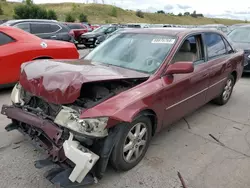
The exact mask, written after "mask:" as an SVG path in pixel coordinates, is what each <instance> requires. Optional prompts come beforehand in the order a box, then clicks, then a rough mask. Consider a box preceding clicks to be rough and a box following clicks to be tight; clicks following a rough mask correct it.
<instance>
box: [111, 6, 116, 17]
mask: <svg viewBox="0 0 250 188" xmlns="http://www.w3.org/2000/svg"><path fill="white" fill-rule="evenodd" d="M110 16H113V17H117V9H116V7H114V6H113V7H112V9H111V13H110Z"/></svg>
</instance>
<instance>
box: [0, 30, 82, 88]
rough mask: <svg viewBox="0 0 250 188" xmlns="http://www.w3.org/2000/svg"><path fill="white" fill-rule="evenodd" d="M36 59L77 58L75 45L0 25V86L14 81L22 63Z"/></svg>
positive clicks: (17, 77)
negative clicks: (45, 38)
mask: <svg viewBox="0 0 250 188" xmlns="http://www.w3.org/2000/svg"><path fill="white" fill-rule="evenodd" d="M36 59H79V54H78V52H77V50H76V48H75V45H74V44H72V43H68V42H62V41H55V40H44V39H41V38H39V37H36V36H35V35H32V34H30V33H27V32H25V31H23V30H21V29H18V28H14V27H7V26H0V62H1V69H0V75H1V77H0V87H6V86H8V85H11V84H13V83H16V82H17V81H18V79H19V74H20V66H21V64H22V63H24V62H27V61H32V60H36Z"/></svg>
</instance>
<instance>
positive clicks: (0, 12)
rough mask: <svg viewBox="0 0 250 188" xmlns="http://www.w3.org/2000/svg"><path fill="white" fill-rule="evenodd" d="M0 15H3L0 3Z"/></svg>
mask: <svg viewBox="0 0 250 188" xmlns="http://www.w3.org/2000/svg"><path fill="white" fill-rule="evenodd" d="M0 15H3V9H2V6H1V5H0Z"/></svg>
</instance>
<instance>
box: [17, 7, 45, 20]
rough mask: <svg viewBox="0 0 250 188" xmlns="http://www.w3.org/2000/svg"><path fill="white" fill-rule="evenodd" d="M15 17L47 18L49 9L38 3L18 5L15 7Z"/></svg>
mask: <svg viewBox="0 0 250 188" xmlns="http://www.w3.org/2000/svg"><path fill="white" fill-rule="evenodd" d="M14 18H15V19H29V18H33V19H47V10H45V9H44V8H42V7H40V6H37V5H33V4H31V5H27V4H26V5H23V4H22V5H18V6H16V7H15V8H14Z"/></svg>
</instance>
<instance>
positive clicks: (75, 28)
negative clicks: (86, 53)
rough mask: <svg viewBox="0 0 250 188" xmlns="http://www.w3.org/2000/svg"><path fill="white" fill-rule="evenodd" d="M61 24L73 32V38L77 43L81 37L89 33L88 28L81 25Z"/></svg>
mask: <svg viewBox="0 0 250 188" xmlns="http://www.w3.org/2000/svg"><path fill="white" fill-rule="evenodd" d="M63 24H65V25H67V26H68V27H69V28H70V29H71V32H73V36H74V38H75V40H76V41H77V42H78V43H79V41H80V38H81V35H82V34H84V33H87V32H89V29H88V27H87V26H86V25H84V24H82V23H69V22H64V23H63Z"/></svg>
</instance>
